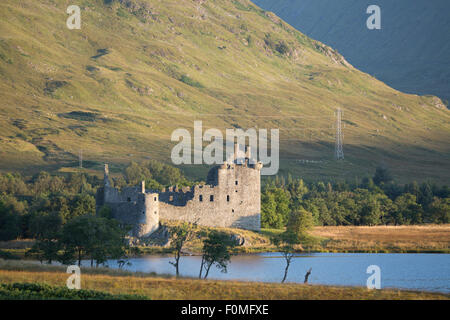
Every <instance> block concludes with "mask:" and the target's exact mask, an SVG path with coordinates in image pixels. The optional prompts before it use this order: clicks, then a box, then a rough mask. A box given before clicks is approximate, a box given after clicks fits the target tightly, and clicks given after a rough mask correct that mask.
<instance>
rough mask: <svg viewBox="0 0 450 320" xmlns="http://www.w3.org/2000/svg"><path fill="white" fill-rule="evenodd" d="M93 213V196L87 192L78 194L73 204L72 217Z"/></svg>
mask: <svg viewBox="0 0 450 320" xmlns="http://www.w3.org/2000/svg"><path fill="white" fill-rule="evenodd" d="M86 214H88V215H95V198H94V197H93V196H91V195H89V194H86V193H84V194H80V195H78V196H77V197H76V198H75V203H74V204H73V210H72V214H71V215H72V217H73V218H74V217H79V216H82V215H86Z"/></svg>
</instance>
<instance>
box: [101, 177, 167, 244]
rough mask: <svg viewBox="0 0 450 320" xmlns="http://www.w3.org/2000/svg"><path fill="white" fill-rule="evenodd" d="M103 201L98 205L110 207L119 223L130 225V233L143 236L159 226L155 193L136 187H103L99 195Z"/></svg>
mask: <svg viewBox="0 0 450 320" xmlns="http://www.w3.org/2000/svg"><path fill="white" fill-rule="evenodd" d="M102 195H103V201H102V202H99V203H98V204H99V205H101V206H102V205H107V206H109V207H110V208H111V211H112V215H113V217H114V218H115V219H117V220H118V221H120V223H122V224H125V225H130V226H131V227H132V230H131V232H130V233H131V235H132V236H134V237H145V236H147V235H150V234H151V233H152V232H153V231H155V230H156V229H158V227H159V199H158V194H157V193H142V192H141V190H140V189H139V188H137V187H134V188H124V189H122V190H121V191H119V190H118V189H116V188H112V187H106V186H105V187H104V188H102V190H101V193H100V196H99V197H98V198H101V196H102Z"/></svg>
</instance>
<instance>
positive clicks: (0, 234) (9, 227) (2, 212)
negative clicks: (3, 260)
mask: <svg viewBox="0 0 450 320" xmlns="http://www.w3.org/2000/svg"><path fill="white" fill-rule="evenodd" d="M19 233H20V228H19V217H18V215H16V214H14V213H13V212H11V210H9V209H8V208H6V206H5V205H4V204H3V202H2V201H0V240H1V241H9V240H14V239H16V238H17V237H18V236H19Z"/></svg>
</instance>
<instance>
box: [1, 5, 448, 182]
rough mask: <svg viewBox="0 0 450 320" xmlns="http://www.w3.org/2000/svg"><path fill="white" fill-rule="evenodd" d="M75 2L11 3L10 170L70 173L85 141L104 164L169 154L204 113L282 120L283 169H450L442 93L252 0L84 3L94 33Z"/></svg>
mask: <svg viewBox="0 0 450 320" xmlns="http://www.w3.org/2000/svg"><path fill="white" fill-rule="evenodd" d="M69 2H70V1H56V0H39V1H32V0H21V1H16V0H6V1H2V2H1V4H0V74H1V80H0V123H1V126H0V170H16V169H17V170H24V171H36V170H38V169H41V168H46V169H53V170H58V169H60V170H71V169H67V168H70V167H74V166H76V165H77V159H78V154H79V152H80V149H82V150H83V158H84V159H85V160H86V161H87V162H85V166H86V167H88V168H90V169H92V170H95V169H99V168H100V164H101V163H102V162H103V161H108V162H110V163H112V164H113V165H114V166H113V169H114V168H116V167H120V166H121V165H123V164H124V163H128V162H129V161H131V160H142V159H147V158H156V159H159V160H162V161H167V162H168V161H170V150H171V147H172V146H173V145H174V143H172V142H170V136H171V133H172V131H173V130H174V129H176V128H180V127H183V128H187V129H190V130H192V127H193V121H194V120H203V126H204V128H205V129H206V128H210V127H216V128H219V129H221V130H225V128H232V127H242V128H245V129H247V128H250V127H256V128H267V129H271V128H280V133H281V137H280V139H281V141H280V142H281V145H280V148H281V154H280V157H281V163H282V170H281V172H280V173H286V172H287V171H290V172H292V173H293V174H295V175H301V176H303V177H305V178H308V179H327V178H350V177H353V176H360V177H361V176H364V175H366V174H367V173H370V174H372V173H373V170H374V168H375V166H377V165H379V164H385V165H388V166H390V168H391V169H392V171H393V172H394V174H395V175H396V176H397V177H399V178H400V179H403V180H408V181H409V180H412V179H415V180H424V179H428V178H430V179H434V180H436V181H440V182H447V181H448V179H449V178H450V170H449V168H448V161H449V160H450V156H449V155H450V153H449V151H450V150H449V146H448V141H449V138H450V125H449V123H450V114H449V111H448V110H447V109H446V108H445V107H444V106H443V105H441V102H440V100H439V99H437V98H435V97H419V96H416V95H406V94H403V93H401V92H398V91H396V90H393V89H391V88H390V87H388V86H386V85H385V84H384V83H382V82H380V81H378V80H376V79H374V78H372V77H371V76H369V75H367V74H364V73H362V72H360V71H358V70H356V69H355V68H353V67H352V66H351V65H349V64H348V63H347V62H346V61H345V60H344V58H343V57H342V56H340V55H339V54H337V53H336V52H335V51H333V50H332V49H331V48H329V47H326V46H325V45H323V44H321V43H319V42H316V41H313V40H311V39H309V38H307V37H306V36H305V35H303V34H301V33H300V32H298V31H296V30H295V29H294V28H292V27H291V26H289V25H288V24H287V23H285V22H283V21H281V20H280V19H279V18H278V17H276V16H275V15H274V14H271V13H268V12H265V11H263V10H262V9H260V8H258V7H256V6H255V5H253V4H252V3H251V2H249V1H247V0H239V1H237V0H220V1H219V0H217V1H203V0H196V1H192V0H168V1H156V0H108V1H103V0H90V1H87V0H84V1H81V0H80V1H78V4H79V5H80V7H81V8H82V10H81V11H82V12H81V15H82V27H81V30H69V29H68V28H67V27H66V19H67V17H68V15H67V14H66V8H67V6H68V5H70V4H72V3H69ZM337 107H341V108H342V109H343V110H344V123H345V129H344V132H345V148H344V151H345V153H346V161H344V162H340V163H337V162H335V161H333V151H334V145H333V141H334V129H333V121H334V112H335V109H336V108H337ZM305 159H306V160H314V161H313V162H303V161H302V160H305ZM64 167H66V168H64ZM187 169H188V171H189V172H191V173H192V174H193V175H203V174H204V170H203V169H201V168H200V169H199V168H198V167H189V168H187Z"/></svg>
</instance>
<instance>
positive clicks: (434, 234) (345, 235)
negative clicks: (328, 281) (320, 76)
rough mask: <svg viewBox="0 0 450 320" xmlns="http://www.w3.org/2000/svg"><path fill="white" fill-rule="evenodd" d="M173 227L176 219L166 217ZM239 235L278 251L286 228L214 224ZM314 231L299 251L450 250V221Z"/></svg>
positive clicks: (13, 249) (249, 246)
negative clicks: (274, 238) (309, 242)
mask: <svg viewBox="0 0 450 320" xmlns="http://www.w3.org/2000/svg"><path fill="white" fill-rule="evenodd" d="M164 223H165V224H167V225H168V226H169V227H170V226H173V225H175V224H177V223H176V222H169V221H165V222H164ZM208 229H211V228H207V227H201V226H199V227H198V231H197V237H194V239H193V240H191V241H189V242H188V243H187V245H186V246H185V249H184V253H185V254H199V253H200V252H201V246H202V237H203V236H204V232H205V231H207V230H208ZM214 229H218V230H221V231H224V232H227V233H229V234H230V235H231V234H235V235H239V236H240V237H241V238H244V239H245V242H244V245H242V246H240V247H236V248H235V250H234V254H243V253H258V252H274V251H277V249H276V247H275V246H273V245H272V244H271V242H270V238H271V237H272V236H274V235H276V234H279V233H281V232H282V231H283V230H275V229H262V230H261V232H253V231H249V230H241V229H229V228H227V229H225V228H214ZM311 235H312V236H313V237H314V238H315V239H316V240H317V241H316V243H315V244H313V245H311V246H309V247H308V246H303V247H299V252H301V251H302V250H303V251H308V252H369V253H450V225H449V224H446V225H423V226H376V227H365V226H362V227H355V226H339V227H315V228H314V229H313V230H312V232H311ZM32 244H33V241H30V240H16V241H8V242H0V251H1V252H0V253H2V254H1V255H0V258H2V257H4V254H5V253H7V254H8V255H12V256H13V257H16V258H20V259H35V258H33V256H28V257H27V256H26V255H25V253H26V251H27V250H28V248H30V247H31V246H32ZM139 249H140V253H141V254H143V255H145V254H171V252H172V251H171V248H170V246H167V245H166V246H163V245H161V244H157V243H150V244H149V245H147V246H140V247H139Z"/></svg>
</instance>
